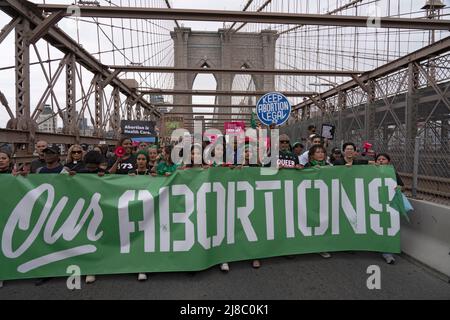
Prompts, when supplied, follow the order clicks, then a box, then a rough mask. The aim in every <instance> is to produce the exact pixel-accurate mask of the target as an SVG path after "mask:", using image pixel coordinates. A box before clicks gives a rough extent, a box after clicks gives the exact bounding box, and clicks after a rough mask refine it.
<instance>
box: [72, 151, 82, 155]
mask: <svg viewBox="0 0 450 320" xmlns="http://www.w3.org/2000/svg"><path fill="white" fill-rule="evenodd" d="M82 152H83V151H72V153H76V154H81V153H82Z"/></svg>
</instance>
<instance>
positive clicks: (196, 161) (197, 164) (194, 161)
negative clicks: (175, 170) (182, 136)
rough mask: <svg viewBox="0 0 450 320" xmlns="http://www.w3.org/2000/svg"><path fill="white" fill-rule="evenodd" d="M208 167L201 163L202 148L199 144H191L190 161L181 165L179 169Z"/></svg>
mask: <svg viewBox="0 0 450 320" xmlns="http://www.w3.org/2000/svg"><path fill="white" fill-rule="evenodd" d="M207 167H208V166H207V165H205V164H204V163H203V157H202V146H201V145H200V144H193V145H192V146H191V161H190V162H189V163H185V164H183V167H181V168H180V169H182V170H184V169H190V168H207Z"/></svg>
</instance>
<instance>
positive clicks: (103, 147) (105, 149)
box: [93, 144, 109, 170]
mask: <svg viewBox="0 0 450 320" xmlns="http://www.w3.org/2000/svg"><path fill="white" fill-rule="evenodd" d="M93 150H94V151H97V152H98V153H100V154H101V156H102V162H101V164H100V168H101V169H103V170H106V169H107V168H108V161H109V160H108V146H107V145H106V144H99V145H97V146H95V147H94V149H93Z"/></svg>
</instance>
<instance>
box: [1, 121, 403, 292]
mask: <svg viewBox="0 0 450 320" xmlns="http://www.w3.org/2000/svg"><path fill="white" fill-rule="evenodd" d="M308 133H309V134H310V136H309V137H308V141H307V143H305V144H302V143H300V142H295V143H293V144H292V143H291V141H290V139H289V136H288V135H286V134H281V135H280V136H279V154H278V157H277V168H284V169H303V168H317V167H323V166H352V165H368V164H373V165H387V164H390V162H391V158H390V156H389V155H388V154H386V153H380V154H378V155H376V154H375V153H374V152H373V151H372V150H366V153H365V154H364V155H361V154H359V153H358V150H357V147H356V145H355V144H354V143H352V142H347V143H344V144H343V145H342V148H341V149H340V148H333V149H332V150H331V151H330V153H328V152H327V149H328V146H327V145H328V143H327V141H326V140H324V139H323V138H322V137H321V136H320V135H318V134H316V133H315V127H314V126H310V127H309V128H308ZM118 147H121V150H122V154H117V152H116V153H115V152H114V151H113V150H110V149H109V148H108V146H107V145H104V144H103V145H102V144H101V145H96V146H90V147H88V146H86V145H78V144H75V145H72V146H70V148H69V149H68V151H67V157H66V159H65V160H64V161H61V150H60V148H59V147H58V146H57V145H49V144H48V143H47V142H46V141H38V142H37V143H36V153H37V155H38V158H37V159H36V160H33V161H32V162H31V164H30V165H29V166H28V167H22V168H20V169H18V168H16V166H14V165H13V161H12V156H11V152H10V150H9V149H8V148H0V174H14V175H17V174H22V175H26V174H27V173H37V174H45V173H67V174H70V175H76V174H96V175H99V176H104V175H105V174H121V175H130V176H137V175H148V176H170V175H171V174H173V173H174V172H176V171H177V170H188V169H193V168H202V169H206V168H208V167H215V166H219V165H222V166H227V167H230V168H234V169H240V168H244V167H257V166H261V163H260V162H259V161H257V162H256V163H253V162H254V161H250V159H252V156H253V154H252V148H250V146H249V144H247V143H245V144H244V146H243V148H239V147H238V144H237V142H236V143H234V145H233V147H232V148H230V149H233V150H229V149H228V146H225V145H222V144H218V145H215V146H214V150H213V152H212V155H213V157H214V159H215V160H213V161H212V160H206V159H204V158H203V154H202V150H204V149H205V147H208V143H204V144H203V145H200V144H193V145H192V146H191V149H190V151H191V160H190V162H187V163H181V164H177V163H174V161H173V159H172V157H171V154H172V150H173V146H172V145H166V146H163V147H160V146H158V145H156V144H148V143H145V142H141V143H139V144H133V141H132V140H131V139H129V138H122V139H121V140H120V141H119V142H118V144H117V146H116V150H117V148H118ZM230 151H231V152H234V157H232V158H231V159H233V161H232V162H231V163H227V162H226V159H229V158H228V157H227V156H228V155H229V153H230ZM242 153H243V155H242ZM241 156H242V159H243V161H242V163H241V161H238V159H240V157H241ZM217 159H220V160H221V159H223V162H222V161H219V162H216V160H217ZM220 162H222V163H220ZM266 166H267V165H266ZM397 184H398V186H399V187H402V186H403V182H402V181H401V179H400V177H399V176H398V174H397ZM320 255H321V256H322V257H324V258H330V257H331V255H330V254H329V253H327V252H322V253H320ZM383 258H384V259H385V261H386V262H387V263H389V264H393V263H394V262H395V258H394V256H393V255H392V254H389V253H385V254H383ZM252 266H253V267H254V268H259V267H260V266H261V262H260V260H253V261H252ZM220 269H221V270H222V271H225V272H226V271H229V269H230V268H229V265H228V263H222V264H221V265H220ZM138 279H139V280H146V279H147V276H146V274H145V273H139V275H138ZM93 281H95V276H92V275H91V276H87V278H86V282H88V283H90V282H93Z"/></svg>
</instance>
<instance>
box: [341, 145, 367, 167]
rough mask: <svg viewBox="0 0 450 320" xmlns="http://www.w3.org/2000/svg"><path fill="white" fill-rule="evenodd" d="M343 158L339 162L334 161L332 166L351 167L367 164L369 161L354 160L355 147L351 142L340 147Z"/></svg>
mask: <svg viewBox="0 0 450 320" xmlns="http://www.w3.org/2000/svg"><path fill="white" fill-rule="evenodd" d="M342 151H343V153H344V157H343V158H342V159H340V160H336V161H335V162H334V163H333V165H335V166H343V165H347V166H351V165H363V164H369V161H367V160H362V159H356V145H355V144H354V143H353V142H346V143H344V145H343V146H342Z"/></svg>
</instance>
